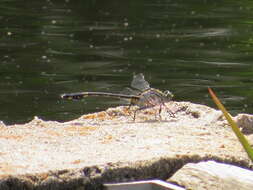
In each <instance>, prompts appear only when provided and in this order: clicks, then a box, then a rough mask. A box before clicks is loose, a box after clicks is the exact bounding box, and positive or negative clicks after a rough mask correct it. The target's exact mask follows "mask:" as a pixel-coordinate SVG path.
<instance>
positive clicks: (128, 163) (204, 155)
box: [0, 102, 252, 190]
mask: <svg viewBox="0 0 253 190" xmlns="http://www.w3.org/2000/svg"><path fill="white" fill-rule="evenodd" d="M166 107H167V108H163V109H162V113H161V115H160V116H159V117H158V111H159V107H155V108H151V109H147V110H142V111H139V112H138V114H137V117H136V120H135V121H133V114H132V113H133V111H134V109H136V107H131V109H130V110H128V109H127V107H117V108H110V109H108V110H106V111H102V112H98V113H94V114H88V115H84V116H81V117H80V118H78V119H76V120H73V121H69V122H65V123H60V122H55V121H43V120H41V119H39V118H35V119H34V120H33V121H31V122H29V123H27V124H24V125H12V126H1V127H0V134H1V135H0V146H1V150H0V155H1V156H0V189H5V190H8V189H56V190H57V189H82V188H87V189H99V188H102V184H103V183H112V182H127V181H135V180H145V179H153V178H159V179H164V180H165V179H167V178H168V177H169V176H171V175H173V173H175V171H177V170H178V169H179V168H181V167H182V166H183V165H184V164H186V163H189V162H199V161H202V160H216V161H221V162H226V163H233V164H236V165H241V166H244V167H247V168H252V165H251V162H250V160H249V159H248V157H247V154H246V153H245V152H244V150H243V148H242V146H241V145H240V143H239V142H238V140H237V138H236V137H235V135H234V134H233V132H232V130H231V129H230V127H229V126H228V125H227V122H226V121H225V120H224V118H223V117H222V114H221V112H220V111H217V110H215V109H212V108H210V107H207V106H204V105H199V104H192V103H190V102H169V103H168V104H167V105H166ZM172 112H173V114H171V113H172ZM247 138H248V139H250V140H251V139H252V135H250V134H249V135H247Z"/></svg>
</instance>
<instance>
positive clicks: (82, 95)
mask: <svg viewBox="0 0 253 190" xmlns="http://www.w3.org/2000/svg"><path fill="white" fill-rule="evenodd" d="M94 96H100V97H112V98H123V99H130V100H131V101H132V99H139V96H135V95H125V94H114V93H107V92H78V93H70V94H62V95H61V98H63V99H74V100H79V99H83V98H85V97H94Z"/></svg>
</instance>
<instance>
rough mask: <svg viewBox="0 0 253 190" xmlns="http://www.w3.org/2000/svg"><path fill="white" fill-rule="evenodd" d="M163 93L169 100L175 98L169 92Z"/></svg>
mask: <svg viewBox="0 0 253 190" xmlns="http://www.w3.org/2000/svg"><path fill="white" fill-rule="evenodd" d="M163 93H164V94H165V96H166V97H167V98H168V99H172V98H173V97H174V95H173V94H172V93H171V92H170V91H169V90H165V91H164V92H163Z"/></svg>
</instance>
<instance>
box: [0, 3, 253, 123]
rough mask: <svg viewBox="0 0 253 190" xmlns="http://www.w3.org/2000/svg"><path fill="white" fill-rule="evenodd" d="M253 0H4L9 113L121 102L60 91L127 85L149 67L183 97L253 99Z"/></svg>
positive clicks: (8, 116) (79, 110) (88, 108)
mask: <svg viewBox="0 0 253 190" xmlns="http://www.w3.org/2000/svg"><path fill="white" fill-rule="evenodd" d="M252 7H253V3H251V1H246V0H242V1H235V0H222V1H215V0H212V1H211V0H197V1H196V0H188V1H183V0H160V1H149V2H147V1H134V0H129V1H123V2H122V1H116V0H107V1H104V2H103V1H97V0H86V1H81V0H65V1H50V0H43V1H29V2H28V1H24V0H23V1H22V0H21V1H17V0H6V1H2V2H1V3H0V34H1V38H0V50H1V51H0V63H1V64H0V79H1V80H0V105H1V108H0V120H3V121H4V122H5V123H8V124H10V123H22V122H26V121H29V120H30V119H32V118H33V116H35V115H37V116H39V117H42V118H43V119H48V120H49V119H50V120H58V121H66V120H70V119H73V118H77V117H79V116H80V115H81V114H84V113H89V112H94V111H98V110H102V109H105V108H107V107H109V106H115V105H118V103H119V102H118V101H115V100H110V99H94V98H90V99H87V100H86V101H83V102H82V103H80V102H75V101H63V100H60V98H59V94H61V93H65V92H78V91H87V90H89V91H113V92H119V91H121V90H122V89H123V88H124V87H126V86H128V85H129V84H130V82H131V78H132V74H133V73H134V72H135V73H138V72H143V73H144V74H145V76H146V79H147V80H148V81H150V83H151V84H152V86H154V87H156V88H161V89H170V90H171V91H173V92H174V94H175V96H176V98H175V99H176V100H180V101H182V100H183V101H192V102H196V103H202V104H207V105H212V106H213V104H212V102H211V100H210V98H209V96H208V95H207V86H211V87H213V88H214V90H215V91H216V92H217V94H218V95H219V97H220V98H222V100H223V101H224V103H225V104H226V106H227V107H228V109H229V110H230V111H231V112H232V113H238V112H250V113H252V112H253V109H252V103H251V102H252V101H251V99H252V96H253V91H252V56H253V52H252V44H253V37H252V29H253V28H252V23H253V20H252V16H253V11H252Z"/></svg>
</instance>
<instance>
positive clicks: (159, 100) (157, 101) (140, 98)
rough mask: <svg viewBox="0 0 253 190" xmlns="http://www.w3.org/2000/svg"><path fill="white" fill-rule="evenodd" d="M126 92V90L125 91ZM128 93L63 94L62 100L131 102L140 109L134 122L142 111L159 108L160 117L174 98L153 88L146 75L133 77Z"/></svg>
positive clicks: (140, 74) (168, 92)
mask: <svg viewBox="0 0 253 190" xmlns="http://www.w3.org/2000/svg"><path fill="white" fill-rule="evenodd" d="M125 91H126V90H125ZM127 91H128V92H127V93H126V92H125V93H110V92H77V93H70V94H62V95H61V98H63V99H70V100H80V99H83V98H86V97H95V96H99V97H111V98H119V99H126V100H129V102H130V104H129V108H130V106H133V105H136V106H138V109H136V110H135V111H134V116H133V120H134V121H135V119H136V113H137V112H138V111H140V110H144V109H148V108H152V107H155V106H159V116H160V114H161V111H162V108H163V107H166V106H165V103H166V102H169V101H171V100H172V98H173V96H174V95H173V94H172V93H171V92H170V91H169V90H166V91H164V92H162V91H160V90H158V89H155V88H151V87H150V84H149V83H148V82H147V81H146V80H145V78H144V75H143V74H142V73H139V74H137V75H134V76H133V80H132V82H131V88H127Z"/></svg>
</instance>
